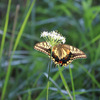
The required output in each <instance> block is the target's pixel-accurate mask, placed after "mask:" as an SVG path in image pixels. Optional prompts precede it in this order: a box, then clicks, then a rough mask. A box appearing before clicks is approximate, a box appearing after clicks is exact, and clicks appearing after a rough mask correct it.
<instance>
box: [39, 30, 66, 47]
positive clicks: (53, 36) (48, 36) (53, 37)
mask: <svg viewBox="0 0 100 100" xmlns="http://www.w3.org/2000/svg"><path fill="white" fill-rule="evenodd" d="M41 37H44V39H45V40H46V41H47V42H48V43H49V44H50V45H51V46H54V45H56V44H59V43H63V44H64V43H65V42H66V39H65V37H63V36H62V35H61V34H59V33H57V32H56V31H51V32H46V31H44V32H42V33H41Z"/></svg>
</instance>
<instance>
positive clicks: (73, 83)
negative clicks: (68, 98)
mask: <svg viewBox="0 0 100 100" xmlns="http://www.w3.org/2000/svg"><path fill="white" fill-rule="evenodd" d="M69 71H70V76H71V83H72V90H73V97H74V98H73V99H74V100H75V89H74V82H73V75H72V70H71V68H70V65H69Z"/></svg>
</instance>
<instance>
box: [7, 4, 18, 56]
mask: <svg viewBox="0 0 100 100" xmlns="http://www.w3.org/2000/svg"><path fill="white" fill-rule="evenodd" d="M19 9H20V5H17V6H16V12H15V18H14V25H13V29H12V35H11V41H10V46H9V53H8V57H10V54H11V50H12V46H13V42H14V35H15V34H14V33H15V28H16V24H17V18H18V12H19Z"/></svg>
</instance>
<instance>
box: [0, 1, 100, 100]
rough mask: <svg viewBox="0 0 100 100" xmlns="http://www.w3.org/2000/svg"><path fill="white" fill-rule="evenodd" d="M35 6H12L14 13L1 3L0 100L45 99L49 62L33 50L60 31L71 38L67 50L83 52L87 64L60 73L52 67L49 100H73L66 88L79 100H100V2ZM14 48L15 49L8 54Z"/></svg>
mask: <svg viewBox="0 0 100 100" xmlns="http://www.w3.org/2000/svg"><path fill="white" fill-rule="evenodd" d="M9 1H10V0H9ZM34 2H35V5H34V3H33V1H30V0H17V1H14V0H12V2H11V6H10V13H9V12H7V10H8V9H9V8H7V7H8V4H9V2H7V1H6V0H1V1H0V57H1V61H0V62H1V63H0V98H1V95H3V94H4V98H5V99H4V98H3V97H2V100H3V99H4V100H19V99H20V98H21V99H22V100H34V99H35V100H45V99H46V87H47V79H48V78H47V77H48V73H47V72H48V71H47V70H48V65H49V63H50V59H49V58H48V57H47V55H45V54H42V53H40V52H38V51H36V50H34V49H33V46H34V45H35V44H36V43H37V42H41V41H44V40H43V39H42V38H40V34H41V32H43V31H53V30H58V31H59V32H60V33H61V34H63V36H64V37H66V44H69V45H72V46H75V47H77V48H79V49H81V50H82V51H84V52H85V53H86V55H87V59H80V60H76V61H74V62H73V63H72V64H70V67H69V66H67V67H59V68H58V67H54V64H53V63H52V67H51V70H50V83H49V87H50V89H49V100H65V99H67V100H68V99H69V100H70V96H69V95H68V92H67V91H66V88H65V86H67V85H68V88H69V89H70V92H71V95H72V96H73V97H74V99H76V100H80V99H82V100H99V99H100V96H99V93H100V78H99V77H100V68H99V67H100V53H99V51H100V5H99V4H100V1H96V0H42V1H37V0H36V1H34ZM32 4H33V5H34V6H33V9H31V8H32V6H31V5H32ZM17 5H19V6H20V9H19V12H16V7H17ZM31 10H32V11H31ZM16 13H17V16H18V18H16V17H15V15H16ZM30 13H31V15H30ZM7 19H9V22H8V26H7ZM15 21H16V27H15V29H14V23H15ZM6 29H7V30H6ZM12 30H14V31H12ZM12 33H13V35H12ZM13 38H14V41H12V42H11V40H12V39H13ZM2 39H3V40H2ZM2 41H3V42H2ZM4 41H5V42H4ZM11 44H12V49H9V48H10V46H11ZM8 66H10V69H9V67H8ZM59 70H60V71H59ZM8 71H10V72H9V74H7V73H8ZM60 75H61V76H62V78H63V80H61V79H62V78H61V77H60ZM7 77H8V78H7ZM6 78H7V79H6ZM66 83H67V85H66ZM5 84H7V86H6V87H5V90H4V86H5Z"/></svg>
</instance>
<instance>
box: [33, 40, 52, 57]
mask: <svg viewBox="0 0 100 100" xmlns="http://www.w3.org/2000/svg"><path fill="white" fill-rule="evenodd" d="M34 49H36V50H38V51H40V52H43V53H45V54H47V55H50V52H51V47H50V45H49V44H48V43H47V42H40V43H37V44H36V45H35V46H34Z"/></svg>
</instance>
